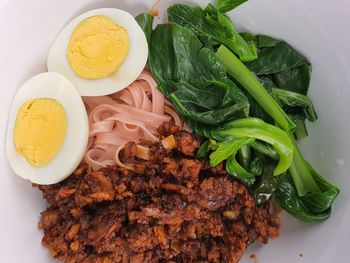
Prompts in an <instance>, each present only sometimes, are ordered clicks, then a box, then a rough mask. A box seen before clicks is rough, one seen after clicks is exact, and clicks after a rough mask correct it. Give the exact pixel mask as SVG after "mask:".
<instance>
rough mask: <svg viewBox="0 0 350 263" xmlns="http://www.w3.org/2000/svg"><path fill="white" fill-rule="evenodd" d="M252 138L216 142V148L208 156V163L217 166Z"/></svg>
mask: <svg viewBox="0 0 350 263" xmlns="http://www.w3.org/2000/svg"><path fill="white" fill-rule="evenodd" d="M253 140H254V138H249V137H246V138H237V139H235V140H230V141H224V142H220V143H218V144H217V146H218V147H217V149H216V150H215V151H213V152H212V153H211V154H210V156H209V159H210V165H211V166H212V167H214V166H217V165H218V164H219V163H221V162H222V161H224V160H226V159H227V158H228V157H230V156H231V155H236V153H237V152H238V150H239V149H240V148H242V146H244V145H246V144H249V143H250V142H251V141H253Z"/></svg>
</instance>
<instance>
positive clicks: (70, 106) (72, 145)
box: [6, 72, 89, 184]
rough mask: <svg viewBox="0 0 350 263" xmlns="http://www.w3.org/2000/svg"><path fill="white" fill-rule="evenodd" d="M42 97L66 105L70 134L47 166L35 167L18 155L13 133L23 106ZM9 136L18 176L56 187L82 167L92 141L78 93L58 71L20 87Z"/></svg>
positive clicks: (8, 150)
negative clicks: (88, 144) (89, 143)
mask: <svg viewBox="0 0 350 263" xmlns="http://www.w3.org/2000/svg"><path fill="white" fill-rule="evenodd" d="M40 98H50V99H54V100H56V101H58V102H59V103H60V104H61V105H62V107H63V109H64V111H65V113H66V116H67V132H66V135H65V138H64V142H63V145H62V147H61V149H60V150H59V152H58V153H57V155H56V156H55V157H54V159H53V160H52V161H50V162H49V163H47V164H46V165H44V166H41V167H33V166H31V165H30V164H29V163H28V162H27V160H26V159H25V158H24V157H23V155H21V154H19V153H18V152H17V150H16V148H15V146H14V144H13V141H14V138H13V137H14V136H13V131H14V127H15V123H16V117H17V114H18V111H19V109H20V108H21V107H22V105H23V104H25V103H26V102H28V101H29V100H32V99H40ZM6 136H7V137H6V153H7V157H8V159H9V162H10V164H11V166H12V169H13V170H14V171H15V173H16V174H17V175H19V176H21V177H23V178H24V179H29V180H30V181H31V182H33V183H37V184H54V183H58V182H60V181H62V180H64V179H65V178H67V177H68V176H69V175H71V174H72V172H74V170H75V169H76V168H77V167H78V165H79V164H80V162H81V160H82V159H83V157H84V153H85V150H86V146H87V143H88V139H89V123H88V117H87V113H86V109H85V106H84V102H83V100H82V98H81V96H80V94H79V92H78V90H77V89H76V88H75V87H74V86H73V84H72V83H71V82H70V81H69V80H68V79H67V78H66V77H64V76H62V75H61V74H58V73H56V72H45V73H40V74H38V75H35V76H34V77H32V78H31V79H30V80H28V81H27V82H25V83H24V84H23V85H22V86H21V87H20V89H19V90H18V92H17V93H16V96H15V98H14V99H13V103H12V105H11V107H10V114H9V118H8V127H7V134H6Z"/></svg>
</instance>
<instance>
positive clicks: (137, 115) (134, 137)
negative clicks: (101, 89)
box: [83, 70, 186, 170]
mask: <svg viewBox="0 0 350 263" xmlns="http://www.w3.org/2000/svg"><path fill="white" fill-rule="evenodd" d="M83 100H84V103H85V105H86V108H87V111H88V115H89V127H90V134H89V143H88V147H87V150H86V153H85V156H84V161H85V162H86V163H87V164H88V165H89V167H90V168H91V169H93V170H97V169H99V168H101V167H105V166H107V165H113V164H115V163H117V164H118V165H119V166H122V167H125V168H127V169H130V166H128V165H126V164H123V163H122V162H121V161H120V160H119V158H118V154H119V152H120V150H121V149H122V148H123V147H124V145H125V144H126V143H127V142H129V141H135V142H138V141H139V140H141V139H144V140H149V141H153V142H156V141H158V139H159V138H158V135H157V128H158V127H159V126H160V125H161V124H162V123H163V122H164V121H170V120H172V121H173V122H174V123H175V124H176V125H178V126H180V127H181V128H183V127H186V126H185V124H184V122H183V121H182V120H181V118H180V116H179V115H178V114H177V112H176V111H175V109H174V108H173V106H172V105H171V103H170V102H169V101H167V100H166V99H165V98H164V96H163V94H162V93H161V92H160V91H158V89H157V83H156V81H155V80H154V79H153V77H152V75H151V74H150V73H149V72H148V71H147V70H144V71H143V72H142V73H141V75H140V76H139V77H138V78H137V80H136V81H135V82H133V83H132V84H130V86H128V87H127V88H125V89H123V90H121V91H119V92H117V93H114V94H112V95H109V96H100V97H83Z"/></svg>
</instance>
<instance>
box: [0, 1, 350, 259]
mask: <svg viewBox="0 0 350 263" xmlns="http://www.w3.org/2000/svg"><path fill="white" fill-rule="evenodd" d="M207 1H208V0H203V1H197V2H198V3H201V4H203V5H204V4H206V3H207ZM154 2H155V0H148V1H147V0H140V1H137V0H109V1H108V0H74V1H72V0H31V1H23V0H22V1H21V0H11V1H10V0H0V90H1V91H0V93H1V95H0V102H1V103H0V107H1V110H0V133H1V136H0V140H1V141H0V143H1V151H0V165H1V166H0V167H1V176H0V209H1V211H0V213H1V215H0V229H1V230H0V251H1V252H0V262H11V263H17V262H36V263H41V262H53V260H52V259H51V257H50V256H49V253H48V251H47V250H46V249H45V248H44V247H42V245H41V237H42V232H41V231H39V230H38V229H37V222H38V219H39V215H40V212H41V211H42V210H43V209H44V208H45V202H44V201H43V200H42V198H41V196H40V193H39V191H38V190H36V189H33V188H32V187H31V184H30V183H29V182H28V181H24V180H22V179H21V178H19V177H17V176H15V175H14V174H13V172H12V170H11V169H10V167H9V165H8V163H7V160H6V158H5V152H4V140H5V130H6V129H5V128H6V123H7V115H8V109H9V105H10V102H11V100H12V98H13V96H14V94H15V92H16V90H17V88H18V87H19V86H20V85H21V84H22V83H23V82H24V81H25V80H27V79H28V78H30V77H31V76H33V75H34V74H36V73H39V72H42V71H45V64H46V55H47V52H48V49H49V47H50V44H51V43H52V41H53V40H54V38H55V36H56V35H57V34H58V32H59V31H60V30H61V28H62V27H63V26H64V25H65V23H67V22H68V21H69V20H70V19H72V18H73V17H75V16H77V15H79V14H81V13H83V12H85V11H87V10H90V9H93V8H98V7H118V8H121V9H125V10H127V11H129V12H131V13H132V14H133V15H136V14H138V13H139V12H141V11H146V10H148V9H149V8H150V7H151V6H152V4H153V3H154ZM172 2H175V1H171V0H167V1H166V0H161V1H160V11H161V13H162V11H163V10H164V9H165V8H166V7H167V6H169V4H170V3H172ZM232 17H233V18H234V21H235V23H236V24H237V25H238V27H239V28H240V29H242V30H248V31H251V32H253V33H265V34H268V35H272V36H275V37H278V38H283V39H285V40H287V41H288V42H290V43H291V44H292V45H293V46H295V47H296V48H297V49H298V50H300V51H301V52H302V53H303V54H305V55H306V56H307V57H308V58H309V59H310V60H311V62H312V64H313V75H312V83H311V89H310V96H311V98H312V100H313V101H314V104H315V107H316V110H317V112H318V115H319V121H318V122H317V123H316V124H313V125H309V132H310V136H309V137H308V138H307V139H306V140H304V141H303V142H302V149H303V152H304V154H305V156H306V157H307V159H309V160H310V161H311V163H313V164H314V165H315V167H317V169H318V170H319V171H320V172H321V174H323V175H324V176H326V177H327V178H328V179H329V180H330V181H332V182H334V183H335V184H337V185H339V186H340V187H341V190H342V192H341V195H340V197H339V198H338V199H337V200H336V202H335V204H334V209H333V215H332V217H331V218H330V219H329V220H327V221H325V222H323V223H318V224H315V223H312V224H311V223H302V222H299V221H297V220H295V219H293V218H291V217H290V216H288V215H286V214H283V218H282V220H283V221H282V231H281V237H280V238H279V239H278V240H274V241H271V242H270V243H269V244H268V245H267V246H259V245H255V246H254V247H252V248H251V249H250V250H249V251H248V252H247V253H246V255H245V257H244V258H243V259H242V262H243V263H246V262H252V261H251V260H250V259H249V255H250V254H252V253H254V254H256V255H257V258H258V260H259V262H260V263H279V262H284V263H299V262H304V263H309V262H310V263H311V262H312V263H313V262H317V263H330V262H337V263H343V262H344V263H346V262H349V261H350V259H349V255H348V253H349V250H348V249H349V248H350V223H349V221H350V203H349V201H350V192H349V185H350V177H349V176H350V175H349V172H348V171H349V170H350V150H349V149H350V122H349V115H350V102H349V99H350V52H349V47H348V45H349V43H350V33H349V32H350V31H349V28H348V27H349V26H350V1H349V0H335V1H326V0H263V1H262V0H250V1H249V2H247V3H246V4H245V5H243V6H242V7H240V8H238V9H236V10H235V11H234V12H232ZM160 19H162V17H161V18H160ZM157 20H158V21H159V19H157ZM300 253H302V254H303V257H300V256H299V254H300Z"/></svg>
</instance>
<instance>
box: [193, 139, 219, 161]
mask: <svg viewBox="0 0 350 263" xmlns="http://www.w3.org/2000/svg"><path fill="white" fill-rule="evenodd" d="M216 148H217V143H216V141H215V140H212V139H209V140H206V141H205V142H203V143H202V144H201V146H200V147H199V149H198V151H197V154H196V158H197V159H200V158H204V157H207V156H208V154H209V152H211V151H212V150H215V149H216Z"/></svg>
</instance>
